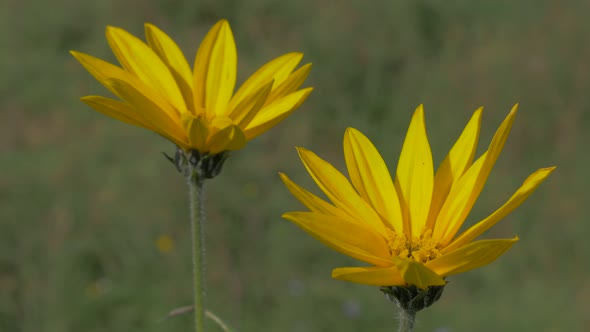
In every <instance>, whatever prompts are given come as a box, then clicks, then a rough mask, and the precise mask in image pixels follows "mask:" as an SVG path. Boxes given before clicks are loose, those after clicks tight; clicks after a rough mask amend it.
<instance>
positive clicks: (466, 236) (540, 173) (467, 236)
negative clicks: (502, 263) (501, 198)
mask: <svg viewBox="0 0 590 332" xmlns="http://www.w3.org/2000/svg"><path fill="white" fill-rule="evenodd" d="M554 170H555V167H548V168H541V169H539V170H537V171H536V172H535V173H533V174H531V175H530V176H529V177H528V178H527V179H526V180H525V181H524V183H523V184H522V186H521V187H520V188H518V190H517V191H516V193H514V195H512V197H510V199H509V200H508V201H507V202H506V203H504V205H502V207H500V208H499V209H498V210H496V211H495V212H494V213H492V214H491V215H490V216H488V217H487V218H485V219H484V220H482V221H480V222H478V223H477V224H475V225H473V226H471V227H470V228H469V229H468V230H466V231H465V232H463V233H462V234H461V235H459V236H458V237H457V238H456V239H455V240H454V241H453V242H451V244H450V245H449V246H447V247H445V248H444V249H443V250H442V251H441V252H442V253H443V254H445V253H447V252H451V251H453V250H455V249H457V248H459V247H461V246H463V245H465V244H467V243H469V242H471V241H473V240H474V239H475V238H477V237H478V236H480V235H481V234H483V233H484V232H485V231H487V230H488V229H490V228H491V227H492V226H494V225H495V224H496V223H497V222H498V221H500V220H502V219H503V218H504V217H506V216H507V215H508V214H509V213H510V212H512V211H514V209H516V208H517V207H519V206H520V205H521V204H522V203H523V202H524V201H525V200H526V199H527V198H528V197H529V196H530V195H531V194H532V193H533V192H534V191H535V190H536V189H537V187H538V186H539V185H540V184H541V183H543V181H545V179H547V177H548V176H549V174H551V173H552V172H553V171H554Z"/></svg>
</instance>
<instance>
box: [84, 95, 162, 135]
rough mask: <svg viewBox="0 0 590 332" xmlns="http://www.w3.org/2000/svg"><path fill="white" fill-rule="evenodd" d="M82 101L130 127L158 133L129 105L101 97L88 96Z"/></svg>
mask: <svg viewBox="0 0 590 332" xmlns="http://www.w3.org/2000/svg"><path fill="white" fill-rule="evenodd" d="M80 100H82V101H83V102H84V103H86V105H88V106H90V107H92V108H94V109H95V110H97V111H98V112H100V113H102V114H104V115H106V116H110V117H112V118H115V119H117V120H119V121H123V122H125V123H128V124H130V125H134V126H138V127H142V128H146V129H149V130H151V131H157V130H156V129H155V128H154V127H153V126H152V125H151V124H150V123H149V122H148V121H146V120H145V119H144V118H143V116H141V114H138V113H137V111H136V110H135V109H134V108H133V107H131V106H129V104H127V103H123V102H120V101H118V100H113V99H109V98H105V97H101V96H86V97H82V98H81V99H80Z"/></svg>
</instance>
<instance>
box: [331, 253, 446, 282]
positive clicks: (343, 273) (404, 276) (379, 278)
mask: <svg viewBox="0 0 590 332" xmlns="http://www.w3.org/2000/svg"><path fill="white" fill-rule="evenodd" d="M394 261H395V265H394V266H389V267H375V266H370V267H343V268H337V269H334V270H333V271H332V278H334V279H339V280H345V281H350V282H355V283H359V284H364V285H371V286H407V285H414V286H416V287H418V288H421V289H426V288H428V287H429V286H442V285H444V284H445V283H446V282H445V281H444V279H443V278H441V277H440V276H438V275H437V274H436V273H434V272H433V271H432V270H430V269H429V268H427V267H425V266H424V265H422V264H420V263H416V262H413V261H410V260H407V259H401V258H398V259H395V260H394Z"/></svg>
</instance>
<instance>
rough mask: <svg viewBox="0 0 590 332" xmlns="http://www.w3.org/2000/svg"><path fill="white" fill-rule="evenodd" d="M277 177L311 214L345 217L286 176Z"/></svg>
mask: <svg viewBox="0 0 590 332" xmlns="http://www.w3.org/2000/svg"><path fill="white" fill-rule="evenodd" d="M279 176H280V177H281V180H283V182H284V183H285V185H286V186H287V189H289V191H290V192H291V194H293V196H295V198H297V199H298V200H299V201H300V202H301V203H303V205H305V206H307V208H309V209H310V210H311V211H312V212H318V213H322V214H327V215H332V216H338V217H340V218H346V217H347V215H345V214H344V213H342V212H341V211H340V209H338V208H337V207H335V206H334V205H332V204H330V203H328V202H326V201H324V200H323V199H321V198H319V197H317V196H316V195H314V194H312V193H310V192H309V191H307V190H305V189H303V188H301V187H300V186H298V185H297V184H296V183H295V182H293V181H291V179H289V177H288V176H287V175H286V174H284V173H279ZM353 220H354V219H353ZM353 222H354V221H353Z"/></svg>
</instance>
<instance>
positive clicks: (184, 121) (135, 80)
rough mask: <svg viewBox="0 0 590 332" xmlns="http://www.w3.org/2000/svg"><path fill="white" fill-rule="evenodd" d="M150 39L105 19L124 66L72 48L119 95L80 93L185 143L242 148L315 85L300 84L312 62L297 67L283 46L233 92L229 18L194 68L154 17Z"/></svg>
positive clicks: (209, 148)
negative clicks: (107, 96) (143, 39)
mask: <svg viewBox="0 0 590 332" xmlns="http://www.w3.org/2000/svg"><path fill="white" fill-rule="evenodd" d="M145 33H146V39H147V44H146V43H144V42H143V41H141V40H140V39H138V38H137V37H135V36H133V35H131V34H130V33H129V32H127V31H125V30H123V29H120V28H116V27H111V26H109V27H107V29H106V37H107V40H108V42H109V45H110V47H111V49H112V50H113V52H114V54H115V56H116V57H117V59H118V60H119V63H120V64H121V66H122V68H121V67H118V66H115V65H113V64H110V63H108V62H105V61H103V60H100V59H98V58H95V57H93V56H90V55H88V54H84V53H80V52H76V51H71V53H72V55H73V56H74V57H75V58H76V59H78V61H80V63H81V64H82V65H83V66H84V67H85V68H86V69H87V70H88V71H89V72H90V73H91V74H92V75H93V76H94V77H95V78H96V79H97V80H98V81H99V82H100V83H101V84H103V85H104V86H105V87H106V88H107V89H109V90H110V91H111V92H112V93H113V94H115V95H116V96H117V97H119V98H120V99H121V101H119V100H114V99H110V98H105V97H101V96H86V97H83V98H82V101H84V102H85V103H86V104H88V105H89V106H90V107H92V108H94V109H95V110H97V111H99V112H101V113H103V114H105V115H107V116H110V117H113V118H115V119H117V120H120V121H123V122H126V123H128V124H132V125H135V126H138V127H142V128H146V129H149V130H152V131H154V132H156V133H158V134H160V135H162V136H164V137H165V138H167V139H169V140H170V141H172V142H174V143H175V144H176V145H177V146H179V147H180V148H182V149H183V150H185V151H189V150H197V151H199V152H200V153H203V154H217V153H220V152H223V151H231V150H237V149H240V148H242V147H243V146H244V145H245V144H246V142H247V141H249V140H251V139H252V138H254V137H256V136H258V135H260V134H261V133H263V132H265V131H266V130H268V129H269V128H271V127H272V126H274V125H276V124H277V123H278V122H279V121H281V120H283V119H284V118H286V117H287V116H288V115H289V114H290V113H291V112H293V111H294V110H295V109H297V107H299V106H300V105H301V103H303V101H304V100H305V99H306V98H307V96H308V95H309V93H310V92H311V90H312V88H305V89H299V87H300V86H301V85H302V84H303V82H304V81H305V79H306V77H307V75H308V74H309V71H310V69H311V64H306V65H304V66H302V67H300V68H299V69H297V70H295V71H294V69H295V67H296V66H297V65H298V64H299V62H300V61H301V59H302V57H303V54H301V53H288V54H285V55H283V56H280V57H278V58H276V59H274V60H272V61H270V62H268V63H267V64H265V65H264V66H262V67H261V68H260V69H259V70H258V71H256V72H255V73H254V74H253V75H252V76H251V77H250V78H249V79H248V80H246V82H245V83H244V84H243V85H242V86H241V87H240V88H239V89H238V90H237V92H235V94H234V88H235V85H236V73H237V51H236V45H235V42H234V37H233V34H232V31H231V28H230V26H229V23H228V22H227V21H226V20H221V21H219V22H218V23H217V24H215V26H213V28H211V30H210V31H209V33H208V34H207V36H206V37H205V39H204V40H203V42H202V43H201V45H200V47H199V50H198V52H197V55H196V58H195V62H194V66H193V70H192V71H191V68H190V67H189V65H188V63H187V61H186V58H185V57H184V55H183V53H182V52H181V50H180V49H179V47H178V46H177V45H176V43H175V42H174V41H173V40H172V39H171V38H170V37H169V36H168V35H166V34H165V33H164V32H162V31H161V30H160V29H158V28H157V27H156V26H154V25H152V24H146V25H145Z"/></svg>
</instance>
